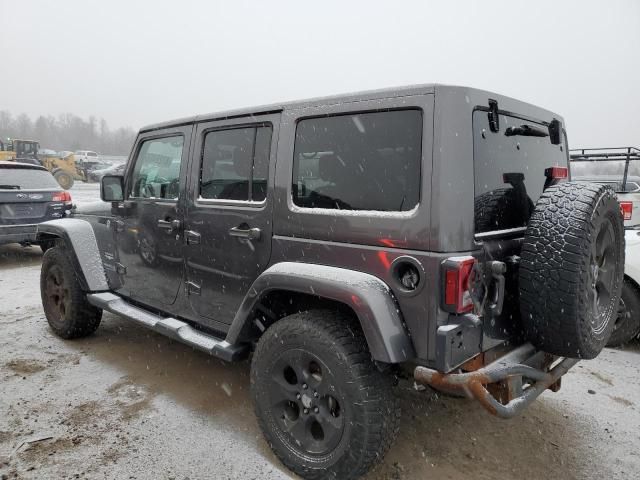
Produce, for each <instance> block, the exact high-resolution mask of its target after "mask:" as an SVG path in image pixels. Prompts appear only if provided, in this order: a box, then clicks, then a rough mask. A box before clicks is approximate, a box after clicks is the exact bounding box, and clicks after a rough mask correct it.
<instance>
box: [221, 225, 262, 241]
mask: <svg viewBox="0 0 640 480" xmlns="http://www.w3.org/2000/svg"><path fill="white" fill-rule="evenodd" d="M243 226H244V225H241V226H239V227H233V228H232V229H230V230H229V235H231V236H232V237H236V238H246V239H247V240H259V239H260V235H261V234H262V230H260V229H259V228H241V227H243Z"/></svg>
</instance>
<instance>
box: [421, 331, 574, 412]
mask: <svg viewBox="0 0 640 480" xmlns="http://www.w3.org/2000/svg"><path fill="white" fill-rule="evenodd" d="M576 363H578V360H577V359H573V358H563V357H555V356H552V355H549V354H547V353H544V352H540V351H536V349H535V347H534V346H533V345H531V344H530V343H526V344H524V345H521V346H520V347H518V348H516V349H515V350H513V351H512V352H510V353H508V354H507V355H505V356H503V357H500V358H499V359H498V360H496V361H494V362H492V363H490V364H488V365H486V366H484V367H482V368H480V369H478V370H475V371H472V372H462V373H441V372H438V371H437V370H433V369H430V368H426V367H422V366H418V367H416V369H415V370H414V373H413V375H414V379H415V380H416V382H417V383H419V384H422V385H429V386H431V387H433V388H436V389H439V390H444V391H452V390H455V391H459V392H463V393H465V394H466V396H467V397H469V398H474V399H475V400H477V401H479V402H480V404H481V405H482V406H483V407H484V408H485V409H486V410H487V411H489V412H490V413H491V414H493V415H496V416H498V417H500V418H512V417H514V416H516V415H518V414H519V413H520V412H522V411H523V410H524V409H525V408H526V407H528V406H529V405H530V404H531V403H532V402H533V401H534V400H535V399H536V398H538V397H539V396H540V395H541V394H542V392H544V391H545V390H546V389H551V390H553V391H556V390H558V388H559V382H560V378H561V377H562V376H563V375H564V374H565V373H567V372H568V371H569V369H570V368H571V367H573V366H574V365H575V364H576ZM497 387H502V388H497ZM500 390H502V392H503V393H504V392H506V394H502V395H501V394H498V393H496V392H498V391H500Z"/></svg>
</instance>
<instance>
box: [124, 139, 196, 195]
mask: <svg viewBox="0 0 640 480" xmlns="http://www.w3.org/2000/svg"><path fill="white" fill-rule="evenodd" d="M183 143H184V139H183V137H182V136H181V135H179V136H173V137H164V138H154V139H150V140H145V141H143V142H142V144H141V145H140V150H139V153H138V157H137V158H136V162H135V167H134V169H133V176H132V178H131V189H130V194H131V196H132V197H135V198H160V199H167V200H175V199H177V198H178V194H179V192H180V162H181V160H182V147H183Z"/></svg>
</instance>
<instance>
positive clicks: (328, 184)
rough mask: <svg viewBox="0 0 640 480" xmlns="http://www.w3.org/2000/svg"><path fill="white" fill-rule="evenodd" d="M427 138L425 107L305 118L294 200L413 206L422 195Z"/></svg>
mask: <svg viewBox="0 0 640 480" xmlns="http://www.w3.org/2000/svg"><path fill="white" fill-rule="evenodd" d="M421 144H422V112H421V111H420V110H397V111H386V112H371V113H358V114H353V115H339V116H330V117H321V118H309V119H304V120H301V121H299V122H298V125H297V128H296V139H295V150H294V162H293V185H292V190H293V202H294V203H295V204H296V205H298V206H300V207H308V208H326V209H342V210H376V211H407V210H411V209H413V208H414V207H415V206H416V205H417V204H418V202H419V200H420V164H421V162H420V160H421Z"/></svg>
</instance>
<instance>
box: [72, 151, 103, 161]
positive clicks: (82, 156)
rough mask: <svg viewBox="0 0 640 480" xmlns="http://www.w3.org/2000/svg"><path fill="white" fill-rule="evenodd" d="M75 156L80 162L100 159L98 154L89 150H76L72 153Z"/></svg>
mask: <svg viewBox="0 0 640 480" xmlns="http://www.w3.org/2000/svg"><path fill="white" fill-rule="evenodd" d="M74 155H75V157H76V161H78V160H80V161H81V162H98V161H100V156H99V155H98V154H97V153H96V152H93V151H91V150H77V151H76V152H75V153H74Z"/></svg>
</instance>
